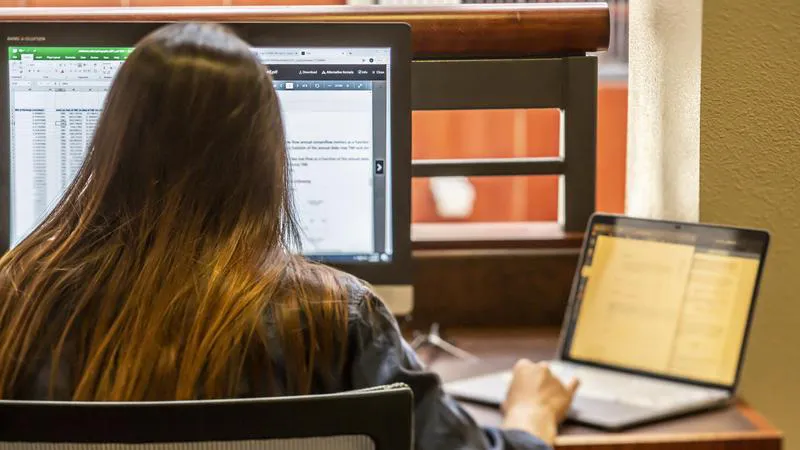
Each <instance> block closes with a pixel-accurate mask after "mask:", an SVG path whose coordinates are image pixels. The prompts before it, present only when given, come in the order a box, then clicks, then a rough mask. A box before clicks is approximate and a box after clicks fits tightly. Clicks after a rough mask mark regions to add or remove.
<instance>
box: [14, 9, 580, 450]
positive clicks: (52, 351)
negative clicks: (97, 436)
mask: <svg viewBox="0 0 800 450" xmlns="http://www.w3.org/2000/svg"><path fill="white" fill-rule="evenodd" d="M288 167H289V165H288V161H287V154H286V149H285V146H284V132H283V126H282V122H281V116H280V109H279V104H278V98H277V95H276V92H275V90H274V89H273V87H272V82H271V80H270V78H269V75H268V74H267V73H266V71H265V70H264V68H263V67H262V66H261V65H260V63H259V61H258V60H257V59H256V57H255V56H254V55H253V54H252V53H251V51H250V49H249V47H248V46H247V44H246V43H244V42H243V41H242V40H240V39H239V38H238V37H236V36H235V35H234V34H232V33H231V32H229V31H228V30H226V29H225V28H223V27H220V26H216V25H200V24H175V25H170V26H167V27H164V28H161V29H160V30H158V31H156V32H154V33H153V34H151V35H150V36H148V37H146V38H145V39H144V40H142V41H141V42H140V43H139V45H138V46H137V48H136V49H135V50H134V51H133V53H132V54H131V55H130V57H129V58H128V60H127V61H126V62H125V63H124V64H123V65H122V67H121V68H120V70H119V72H118V74H117V76H116V79H115V80H114V83H113V85H112V87H111V90H110V92H109V94H108V97H107V99H106V103H105V106H104V109H103V113H102V116H101V118H100V121H99V123H98V125H97V129H96V132H95V136H94V139H93V140H92V143H91V147H90V149H89V152H88V155H87V157H86V160H85V162H84V165H83V167H82V168H81V170H80V172H79V173H78V175H77V177H76V178H75V180H74V181H73V183H72V184H71V186H70V187H69V189H68V190H67V192H66V194H65V195H64V196H63V198H62V199H61V200H60V202H59V203H58V204H57V205H56V207H55V208H54V209H53V211H52V212H51V213H50V214H49V215H48V216H47V217H46V218H45V220H44V221H43V222H42V223H41V225H39V226H38V227H37V228H36V229H35V230H34V231H33V232H32V233H31V234H30V235H29V236H28V237H27V238H25V239H24V240H23V241H22V242H21V243H20V244H19V245H17V246H16V247H15V248H14V249H12V250H11V251H9V252H8V253H7V254H6V255H5V256H3V258H2V259H1V260H0V398H6V399H8V398H17V399H23V398H24V399H59V400H87V401H140V400H185V399H207V398H225V397H242V396H267V395H292V394H306V393H322V392H335V391H342V390H347V389H356V388H361V387H367V386H374V385H379V384H386V383H392V382H404V383H407V384H408V385H409V386H411V388H412V389H413V390H414V393H415V398H416V404H417V410H416V423H417V427H416V440H417V444H418V447H419V448H437V449H448V448H491V447H495V448H501V447H505V448H508V447H513V448H539V447H541V446H546V445H547V444H546V443H549V442H552V439H553V436H554V433H555V428H556V426H557V424H558V422H559V421H560V420H561V419H562V418H563V416H564V412H565V410H566V408H567V407H568V405H569V402H570V400H571V397H572V393H573V392H574V389H575V386H574V384H573V385H571V386H569V387H564V386H562V385H561V384H560V383H559V382H558V381H556V380H555V378H554V377H553V376H552V375H551V374H550V372H549V371H548V370H547V369H546V368H544V367H542V366H539V365H535V364H532V363H529V362H522V363H520V364H518V365H517V367H516V369H515V371H516V372H515V380H514V383H512V388H511V391H510V393H509V397H508V400H507V402H506V405H505V411H506V426H505V427H504V429H503V430H494V429H480V428H479V427H477V426H476V425H475V423H474V422H473V421H472V419H471V418H470V417H469V416H468V415H467V414H466V413H465V412H464V411H463V410H462V409H461V408H460V407H459V406H458V405H457V404H456V403H455V402H454V401H453V400H451V399H450V398H448V397H447V396H446V395H445V394H443V392H442V389H441V385H440V383H439V381H438V378H437V377H436V376H435V375H433V374H430V373H428V372H425V371H424V369H423V368H422V366H421V364H420V363H419V361H418V359H417V358H416V356H415V355H414V353H413V352H412V351H411V350H410V349H409V347H408V346H407V344H406V343H405V341H403V339H402V337H401V336H400V333H399V331H398V328H397V324H396V322H395V320H394V318H393V317H392V315H391V314H390V313H389V312H388V311H387V309H386V308H385V306H384V305H383V304H382V303H381V301H380V300H379V299H377V298H376V297H375V295H374V294H373V293H372V292H371V291H370V289H369V288H368V287H367V286H365V285H364V284H363V283H361V282H360V281H358V280H355V279H353V278H352V277H349V276H347V275H345V274H342V273H339V272H337V271H334V270H333V269H330V268H327V267H324V266H322V265H318V264H314V263H311V262H307V261H305V260H304V259H303V258H301V257H299V256H295V255H293V254H292V252H291V250H290V249H294V248H297V243H298V239H297V235H298V231H297V226H296V223H295V220H294V214H293V210H292V202H291V194H290V190H289V173H288V170H289V169H288ZM534 435H539V438H536V437H534ZM543 441H544V442H543Z"/></svg>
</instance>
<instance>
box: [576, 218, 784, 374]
mask: <svg viewBox="0 0 800 450" xmlns="http://www.w3.org/2000/svg"><path fill="white" fill-rule="evenodd" d="M600 219H601V220H595V221H593V223H592V224H591V226H590V229H589V233H588V234H587V238H586V239H587V240H586V243H585V246H584V255H583V261H582V265H581V267H580V272H579V274H578V275H577V285H576V289H575V293H574V295H575V296H576V297H575V299H574V302H575V303H574V305H575V306H574V307H573V308H572V311H571V317H570V320H571V321H572V323H571V325H572V327H571V336H570V340H569V344H568V347H567V348H566V356H567V358H568V359H572V360H578V361H585V362H590V363H596V364H601V365H606V366H613V367H618V368H624V369H631V370H636V371H641V372H647V373H652V374H657V375H662V376H667V377H672V378H680V379H687V380H692V381H697V382H701V383H708V384H715V385H726V386H728V385H732V384H734V383H735V381H736V378H737V373H738V368H739V361H740V358H741V354H742V348H743V342H744V339H745V335H746V332H747V328H748V324H749V318H750V314H751V305H752V302H753V299H754V296H755V292H756V287H757V285H758V280H759V276H760V268H761V264H762V260H763V256H764V253H765V251H766V246H767V240H768V239H767V237H766V236H767V235H766V233H761V232H754V231H749V230H736V229H728V228H718V227H710V226H701V225H682V224H681V225H679V224H671V223H664V222H651V221H646V220H636V219H626V218H602V217H601V218H600ZM602 219H608V220H602Z"/></svg>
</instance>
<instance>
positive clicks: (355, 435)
mask: <svg viewBox="0 0 800 450" xmlns="http://www.w3.org/2000/svg"><path fill="white" fill-rule="evenodd" d="M413 403H414V402H413V395H412V392H411V389H409V388H408V387H407V386H405V385H402V384H399V385H391V386H382V387H378V388H372V389H368V390H361V391H351V392H344V393H339V394H330V395H312V396H298V397H275V398H257V399H231V400H209V401H176V402H44V401H42V402H40V401H16V400H4V401H0V449H19V450H112V449H113V450H134V449H135V450H144V449H158V450H300V449H304V450H305V449H308V450H323V449H324V450H373V449H374V450H410V449H411V448H412V446H413V408H414V405H413Z"/></svg>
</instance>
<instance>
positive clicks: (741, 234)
mask: <svg viewBox="0 0 800 450" xmlns="http://www.w3.org/2000/svg"><path fill="white" fill-rule="evenodd" d="M620 222H624V225H625V226H632V227H634V226H635V227H639V228H642V229H662V230H675V229H680V230H682V231H688V232H691V233H697V234H700V233H714V232H719V231H727V232H735V233H738V236H737V237H738V238H739V239H753V240H756V241H758V242H760V243H761V245H762V247H761V248H762V251H761V254H760V258H759V267H758V272H757V274H756V281H755V286H754V288H753V295H752V298H751V300H750V306H749V309H748V312H747V322H746V323H745V329H744V335H743V337H742V345H741V348H740V350H739V360H738V362H737V366H736V374H735V376H734V379H733V382H732V383H730V384H722V383H712V382H704V381H699V380H696V379H693V378H687V377H679V376H670V375H665V374H661V373H656V372H651V371H647V370H640V369H635V368H630V367H624V366H619V365H614V364H604V363H599V362H596V361H590V360H585V359H580V358H573V357H571V356H570V355H569V353H570V348H571V345H572V337H573V334H574V331H575V325H576V320H574V318H575V317H576V316H577V314H578V311H579V308H580V302H579V301H578V298H577V297H578V285H579V282H580V274H581V269H582V268H583V265H584V263H585V260H586V257H587V250H588V248H589V235H590V233H591V231H592V229H593V228H594V227H595V226H596V225H610V226H618V225H619V224H620ZM769 242H770V234H769V232H768V231H766V230H758V229H750V228H739V227H731V226H724V225H716V224H701V223H691V222H682V221H672V220H656V219H647V218H636V217H630V216H624V215H617V214H599V213H596V214H594V215H593V216H592V217H591V218H590V220H589V224H588V225H587V227H586V233H585V236H584V239H583V246H582V248H581V252H580V256H579V258H578V265H577V268H576V270H575V275H574V277H573V281H572V289H571V291H570V296H569V301H568V303H567V308H566V311H565V313H564V322H563V325H562V327H561V335H560V337H559V344H558V351H557V355H558V358H559V359H560V360H562V361H569V362H572V363H577V364H583V365H588V366H593V367H598V368H604V369H611V370H615V371H620V372H626V373H631V374H635V375H642V376H647V377H652V378H658V379H662V380H668V381H678V382H681V383H687V384H691V385H695V386H700V387H707V388H715V389H722V390H726V391H728V392H730V393H731V394H733V393H735V392H736V389H737V388H738V386H739V382H740V381H741V374H742V367H743V366H744V361H745V355H746V353H747V345H748V341H749V336H750V330H751V327H752V323H753V314H754V312H755V308H756V303H757V300H758V294H759V290H760V287H761V279H762V275H763V272H764V265H765V262H766V258H767V252H768V249H769Z"/></svg>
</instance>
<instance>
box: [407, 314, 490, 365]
mask: <svg viewBox="0 0 800 450" xmlns="http://www.w3.org/2000/svg"><path fill="white" fill-rule="evenodd" d="M424 346H429V347H433V348H434V349H436V350H440V351H443V352H445V353H448V354H449V355H451V356H454V357H456V358H458V359H461V360H466V361H471V362H475V361H478V359H479V358H478V357H477V356H475V355H473V354H472V353H469V352H468V351H466V350H462V349H460V348H458V347H456V346H455V345H453V344H451V343H449V342H447V341H446V340H444V339H442V337H441V335H439V324H438V323H434V324H432V325H431V331H430V332H429V333H428V334H417V335H416V337H414V340H413V341H411V348H413V349H414V350H415V351H417V350H419V349H421V348H422V347H424Z"/></svg>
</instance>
